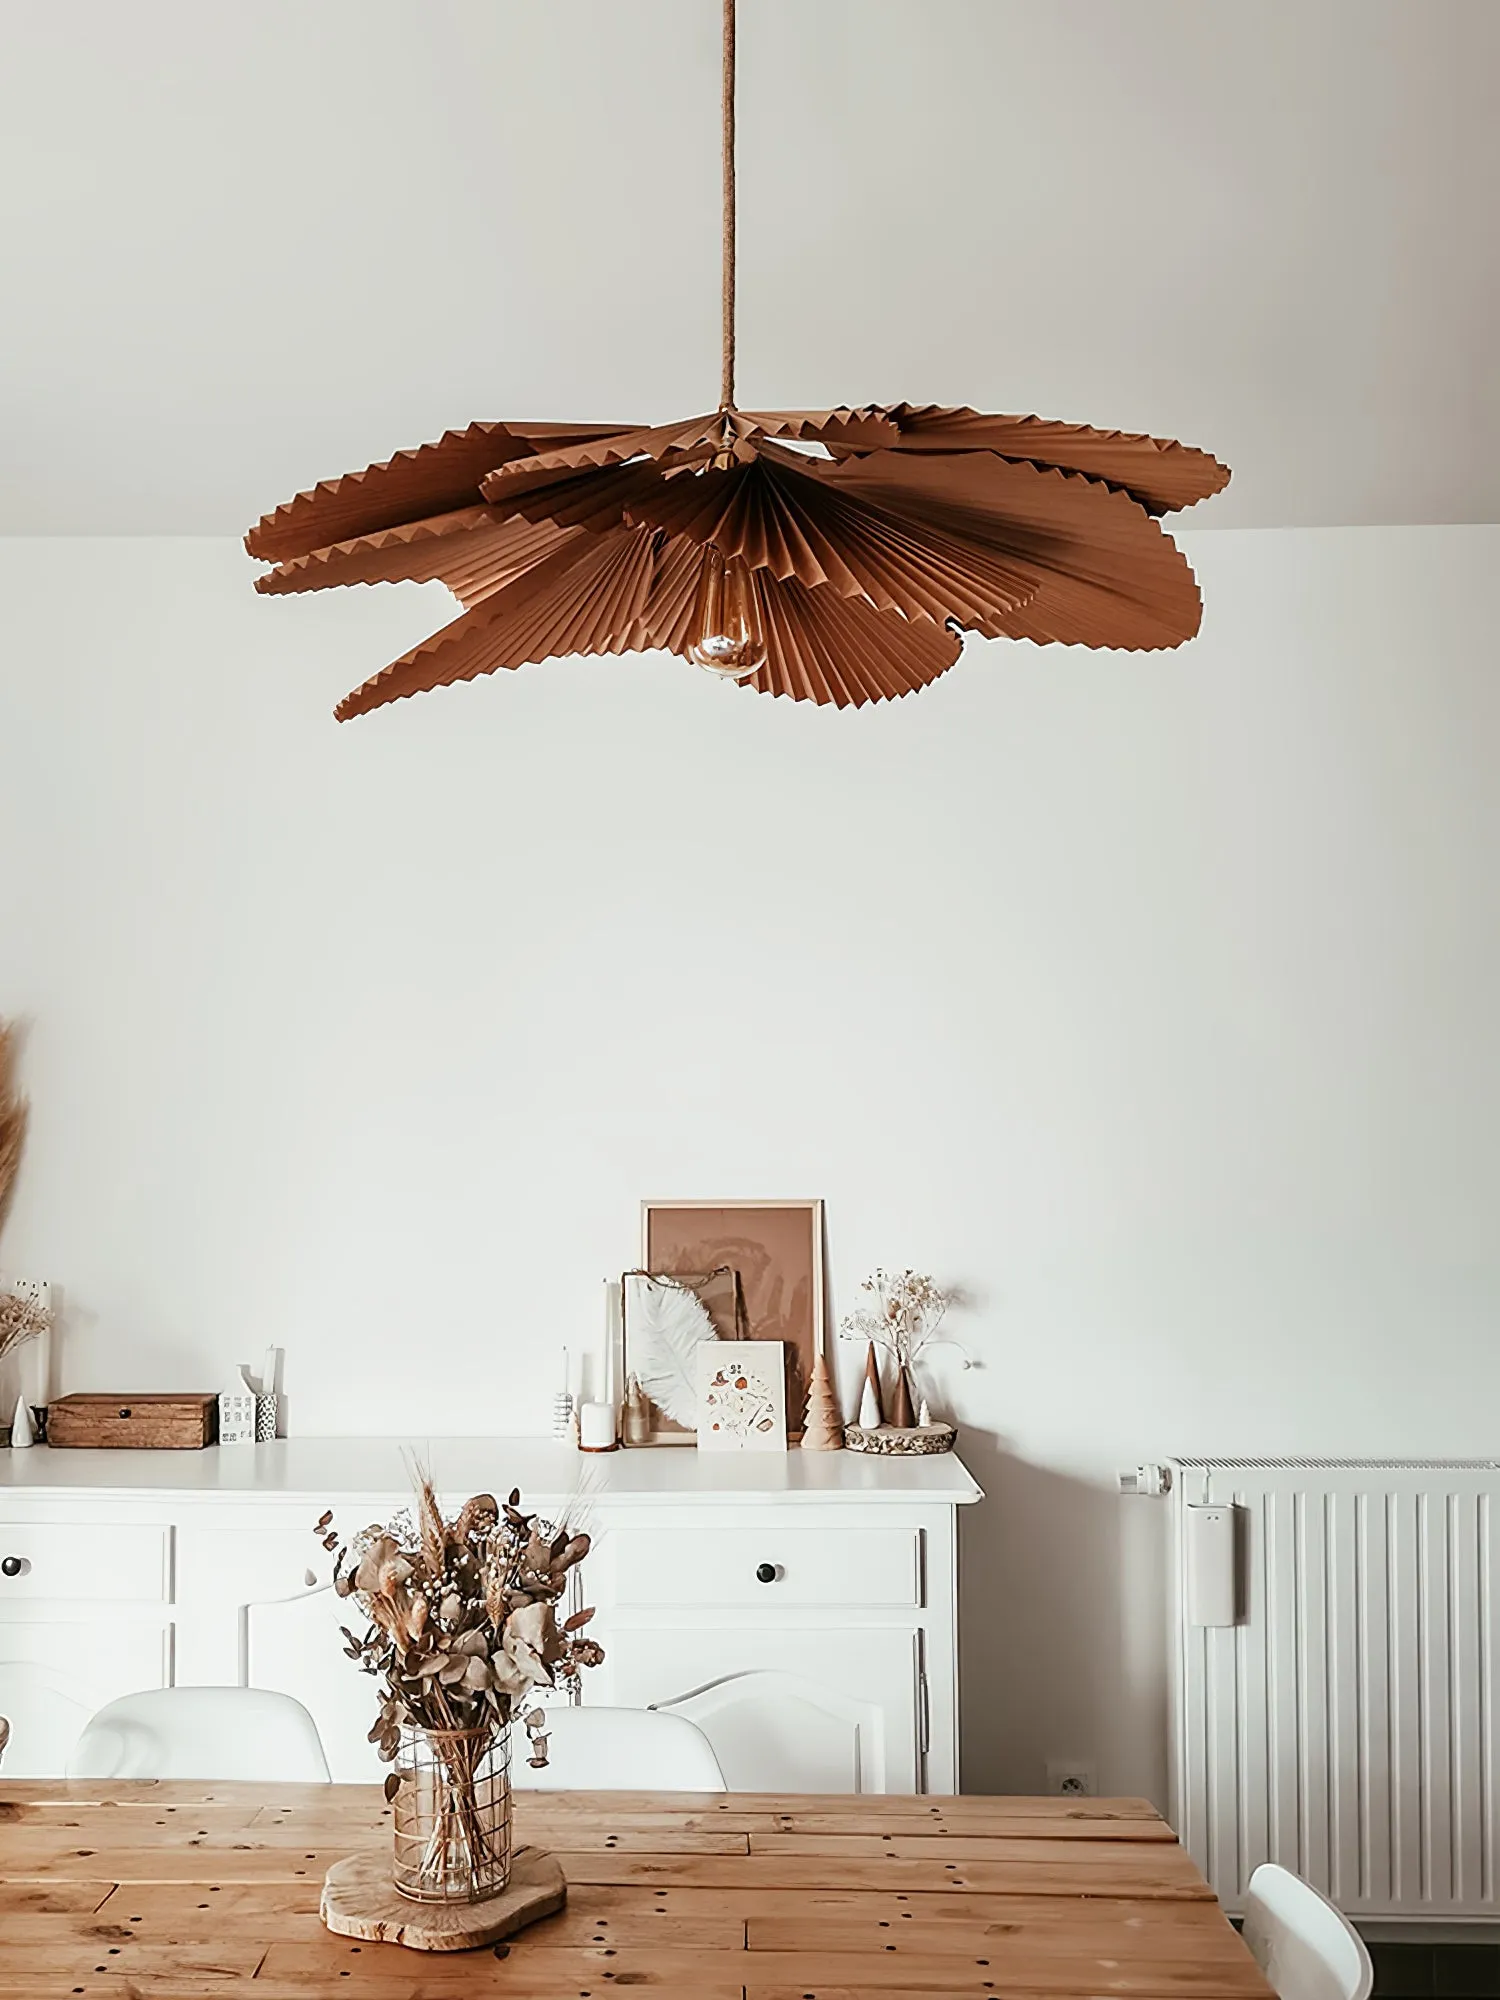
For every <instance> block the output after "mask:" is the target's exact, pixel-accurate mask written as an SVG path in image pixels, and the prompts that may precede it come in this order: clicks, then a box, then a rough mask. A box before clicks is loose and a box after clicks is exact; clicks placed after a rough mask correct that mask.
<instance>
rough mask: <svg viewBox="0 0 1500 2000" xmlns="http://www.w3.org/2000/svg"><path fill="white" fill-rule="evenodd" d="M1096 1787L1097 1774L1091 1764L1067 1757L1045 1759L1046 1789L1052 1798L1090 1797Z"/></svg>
mask: <svg viewBox="0 0 1500 2000" xmlns="http://www.w3.org/2000/svg"><path fill="white" fill-rule="evenodd" d="M1098 1788H1099V1782H1098V1775H1097V1773H1096V1772H1095V1770H1094V1767H1093V1765H1092V1764H1086V1763H1081V1762H1079V1761H1078V1760H1077V1759H1075V1758H1069V1757H1049V1758H1048V1759H1047V1790H1048V1791H1049V1792H1050V1793H1051V1794H1052V1796H1053V1797H1054V1798H1062V1799H1091V1798H1093V1796H1094V1794H1095V1793H1096V1792H1097V1790H1098Z"/></svg>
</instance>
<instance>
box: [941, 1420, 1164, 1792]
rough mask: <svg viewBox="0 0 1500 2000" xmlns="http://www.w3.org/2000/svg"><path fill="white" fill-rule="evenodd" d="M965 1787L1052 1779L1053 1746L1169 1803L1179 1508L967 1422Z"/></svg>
mask: <svg viewBox="0 0 1500 2000" xmlns="http://www.w3.org/2000/svg"><path fill="white" fill-rule="evenodd" d="M958 1450H959V1455H960V1456H961V1457H962V1459H963V1461H964V1463H965V1464H966V1465H967V1466H968V1468H969V1470H970V1471H971V1472H972V1473H973V1475H974V1477H975V1479H977V1480H978V1482H979V1484H980V1485H981V1486H982V1487H983V1488H984V1493H985V1498H984V1499H983V1500H982V1501H981V1502H979V1503H978V1504H977V1505H976V1506H973V1507H964V1508H961V1509H960V1510H959V1674H960V1699H961V1725H960V1738H959V1740H960V1750H961V1769H960V1779H959V1782H960V1787H961V1789H962V1790H964V1791H966V1792H1044V1791H1046V1790H1047V1789H1048V1785H1047V1763H1048V1760H1049V1759H1065V1760H1069V1761H1075V1762H1083V1763H1087V1764H1090V1765H1092V1766H1093V1768H1094V1771H1095V1773H1096V1776H1097V1786H1098V1790H1099V1792H1100V1793H1101V1794H1107V1795H1115V1796H1121V1795H1125V1796H1141V1797H1146V1798H1150V1799H1152V1800H1153V1801H1154V1802H1155V1803H1156V1804H1157V1805H1158V1806H1165V1804H1166V1781H1167V1768H1166V1755H1167V1630H1166V1587H1165V1586H1166V1541H1167V1510H1166V1508H1165V1507H1164V1506H1162V1505H1160V1504H1159V1503H1158V1502H1155V1501H1149V1500H1133V1499H1123V1498H1122V1497H1121V1496H1120V1495H1119V1494H1118V1493H1117V1492H1115V1491H1113V1490H1111V1489H1110V1488H1109V1487H1106V1486H1104V1485H1102V1484H1094V1483H1091V1482H1089V1481H1087V1480H1082V1479H1076V1478H1072V1477H1069V1476H1068V1475H1066V1474H1064V1473H1060V1472H1056V1471H1052V1470H1050V1469H1048V1468H1046V1467H1044V1466H1039V1465H1033V1464H1030V1463H1029V1462H1028V1461H1027V1460H1025V1459H1023V1458H1019V1457H1017V1456H1016V1455H1015V1453H1014V1452H1013V1451H1011V1450H1010V1449H1009V1448H1008V1445H1007V1441H1006V1440H1005V1439H1004V1438H1001V1437H997V1436H996V1435H995V1434H994V1433H993V1432H990V1431H984V1430H979V1429H975V1428H973V1427H970V1426H965V1428H964V1430H963V1432H962V1434H961V1435H960V1438H959V1442H958Z"/></svg>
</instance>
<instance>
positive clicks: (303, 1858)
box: [0, 1774, 1270, 2000]
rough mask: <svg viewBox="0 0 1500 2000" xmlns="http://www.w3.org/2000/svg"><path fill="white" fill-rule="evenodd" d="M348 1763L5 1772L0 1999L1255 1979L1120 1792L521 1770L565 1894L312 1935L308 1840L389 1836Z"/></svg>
mask: <svg viewBox="0 0 1500 2000" xmlns="http://www.w3.org/2000/svg"><path fill="white" fill-rule="evenodd" d="M390 1838H391V1835H390V1818H389V1812H388V1809H387V1807H386V1804H385V1800H384V1796H383V1794H382V1793H381V1791H380V1790H379V1789H378V1788H377V1787H375V1786H363V1785H245V1784H184V1783H154V1784H120V1783H77V1782H75V1783H67V1782H64V1781H57V1782H51V1783H48V1782H41V1781H29V1782H12V1781H8V1780H6V1779H5V1778H4V1776H3V1774H0V2000H52V1996H54V1995H67V1996H73V2000H76V1996H80V1995H83V1996H103V1995H110V1996H115V2000H198V1996H203V2000H207V1996H210V1995H220V1994H242V1995H243V1996H244V2000H330V1996H334V1995H347V1996H349V2000H446V1996H454V2000H456V1996H459V1995H464V1996H472V2000H483V1996H488V1995H505V1996H508V2000H608V1996H609V1995H611V1994H613V1993H617V1992H619V1991H621V1990H622V1989H627V1988H630V1989H633V1988H646V1989H649V1990H650V1991H653V1992H657V1993H663V1994H668V1993H670V1994H682V1995H691V1996H694V2000H855V1996H857V1995H876V1996H878V2000H901V1996H902V1995H918V1994H920V1995H923V1996H927V2000H931V1996H933V1995H938V1994H962V1995H973V1996H979V2000H982V1996H985V1995H993V1996H1006V2000H1025V1996H1031V1995H1035V1996H1038V2000H1040V1996H1049V2000H1050V1997H1051V1996H1079V2000H1084V1996H1103V1995H1109V1994H1123V1995H1130V1996H1139V2000H1172V1996H1183V2000H1268V1996H1269V1993H1270V1989H1269V1988H1268V1987H1267V1985H1266V1984H1265V1982H1264V1980H1263V1979H1262V1977H1261V1974H1260V1972H1259V1971H1258V1970H1257V1968H1256V1965H1255V1963H1254V1961H1253V1959H1252V1958H1251V1956H1250V1954H1249V1952H1248V1951H1247V1950H1246V1948H1245V1946H1244V1944H1243V1943H1242V1942H1241V1940H1240V1938H1239V1937H1238V1935H1237V1934H1236V1932H1235V1931H1234V1930H1233V1929H1232V1928H1231V1926H1230V1925H1229V1923H1228V1921H1227V1920H1226V1918H1225V1916H1224V1914H1223V1912H1222V1911H1221V1910H1220V1908H1219V1906H1218V1904H1217V1902H1216V1901H1215V1900H1214V1897H1213V1893H1212V1891H1211V1890H1210V1889H1209V1887H1208V1885H1207V1883H1206V1882H1205V1881H1204V1880H1203V1878H1202V1876H1201V1875H1200V1874H1199V1872H1198V1870H1197V1868H1196V1867H1194V1865H1193V1863H1192V1861H1191V1860H1190V1859H1189V1857H1188V1856H1187V1854H1185V1853H1184V1852H1183V1850H1182V1848H1181V1847H1179V1846H1178V1844H1177V1842H1176V1840H1175V1839H1174V1838H1173V1835H1172V1833H1171V1830H1170V1828H1169V1827H1168V1826H1167V1825H1166V1824H1165V1822H1164V1821H1163V1820H1162V1819H1161V1818H1160V1817H1159V1815H1158V1814H1157V1813H1156V1812H1155V1811H1154V1810H1153V1809H1152V1807H1151V1806H1150V1805H1148V1804H1147V1803H1146V1802H1145V1801H1144V1800H1141V1799H1052V1798H980V1797H968V1796H965V1797H960V1798H935V1797H923V1798H906V1797H893V1796H884V1795H882V1796H865V1797H859V1798H850V1797H820V1796H817V1795H801V1794H797V1795H793V1794H779V1795H769V1794H763V1793H752V1794H737V1793H693V1794H689V1793H672V1792H536V1793H526V1794H522V1795H520V1796H519V1797H518V1799H517V1803H516V1838H517V1841H518V1842H521V1843H530V1844H532V1845H535V1846H541V1847H546V1848H549V1849H551V1850H552V1852H553V1853H555V1854H556V1855H557V1856H558V1858H559V1860H560V1861H561V1863H562V1866H563V1870H564V1872H565V1874H566V1876H567V1882H568V1900H567V1906H566V1908H565V1909H563V1910H562V1911H560V1912H559V1913H558V1914H557V1915H556V1916H551V1917H547V1918H544V1919H543V1920H542V1921H540V1922H539V1923H536V1924H534V1925H532V1926H530V1927H529V1928H528V1929H526V1930H525V1931H522V1932H520V1933H518V1934H517V1935H516V1936H515V1937H513V1938H512V1939H511V1940H510V1941H509V1942H508V1943H505V1944H499V1945H493V1946H488V1947H485V1948H482V1949H480V1950H477V1951H469V1952H463V1953H453V1954H434V1953H418V1952H413V1951H410V1950H406V1949H404V1948H403V1947H402V1946H400V1945H395V1944H359V1943H354V1942H351V1941H350V1940H349V1939H348V1938H343V1937H334V1936H332V1935H331V1934H330V1933H329V1932H328V1931H326V1930H325V1929H324V1927H323V1925H322V1923H321V1921H320V1920H319V1916H318V1898H319V1892H320V1891H321V1889H322V1885H323V1877H324V1875H325V1873H326V1872H327V1870H328V1868H329V1867H330V1866H331V1865H332V1864H333V1863H334V1862H335V1861H338V1860H341V1859H342V1858H343V1857H344V1856H346V1855H349V1854H357V1853H362V1852H370V1851H374V1852H377V1853H384V1852H385V1851H387V1850H388V1848H389V1844H390Z"/></svg>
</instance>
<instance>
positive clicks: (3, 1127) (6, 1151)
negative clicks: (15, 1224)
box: [0, 1021, 27, 1223]
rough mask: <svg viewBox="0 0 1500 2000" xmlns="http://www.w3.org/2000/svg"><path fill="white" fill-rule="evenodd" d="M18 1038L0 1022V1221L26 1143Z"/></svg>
mask: <svg viewBox="0 0 1500 2000" xmlns="http://www.w3.org/2000/svg"><path fill="white" fill-rule="evenodd" d="M19 1053H20V1048H19V1039H18V1037H17V1034H16V1027H15V1023H14V1022H13V1021H0V1223H3V1222H4V1220H5V1211H6V1209H7V1208H8V1207H9V1205H10V1196H11V1190H12V1188H13V1187H14V1186H15V1184H16V1175H17V1173H18V1172H19V1171H20V1167H21V1149H22V1148H23V1146H24V1145H25V1144H26V1111H27V1105H26V1100H25V1098H24V1097H22V1095H21V1094H20V1092H19V1091H18V1090H17V1088H16V1063H17V1057H18V1055H19Z"/></svg>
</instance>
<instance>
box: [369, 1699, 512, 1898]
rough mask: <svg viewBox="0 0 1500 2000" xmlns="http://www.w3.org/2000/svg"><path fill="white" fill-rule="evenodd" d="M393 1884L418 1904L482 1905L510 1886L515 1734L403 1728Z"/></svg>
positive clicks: (394, 1803)
mask: <svg viewBox="0 0 1500 2000" xmlns="http://www.w3.org/2000/svg"><path fill="white" fill-rule="evenodd" d="M393 1769H394V1771H395V1775H396V1779H397V1784H396V1789H395V1794H394V1796H393V1798H392V1801H391V1806H392V1816H393V1819H394V1822H395V1825H394V1835H395V1851H394V1857H393V1866H392V1879H393V1880H394V1882H395V1885H396V1888H397V1889H398V1890H399V1891H400V1893H401V1894H402V1895H403V1896H410V1897H411V1899H412V1900H413V1901H414V1902H418V1903H482V1902H483V1901H484V1900H485V1898H486V1897H487V1896H498V1895H499V1893H500V1891H501V1890H502V1889H503V1888H504V1887H505V1885H506V1883H507V1882H508V1881H509V1880H510V1857H511V1797H510V1729H509V1726H508V1725H507V1726H504V1727H500V1728H495V1729H417V1728H414V1727H412V1726H411V1725H410V1724H403V1725H402V1729H401V1738H400V1742H399V1743H398V1744H397V1746H396V1757H395V1763H394V1766H393Z"/></svg>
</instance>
